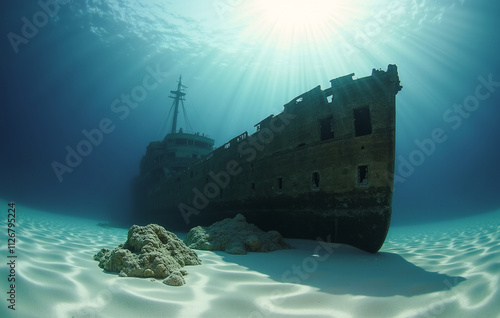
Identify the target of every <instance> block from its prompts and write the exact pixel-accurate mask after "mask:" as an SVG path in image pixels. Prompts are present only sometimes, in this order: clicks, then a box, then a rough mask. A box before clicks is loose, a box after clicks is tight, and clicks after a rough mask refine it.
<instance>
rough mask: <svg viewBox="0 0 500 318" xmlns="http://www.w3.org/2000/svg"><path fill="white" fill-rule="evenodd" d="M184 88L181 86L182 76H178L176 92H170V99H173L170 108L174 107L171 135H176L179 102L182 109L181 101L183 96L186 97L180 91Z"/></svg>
mask: <svg viewBox="0 0 500 318" xmlns="http://www.w3.org/2000/svg"><path fill="white" fill-rule="evenodd" d="M185 87H186V86H184V85H182V75H179V81H178V82H177V90H175V91H170V96H169V97H170V98H173V100H174V102H173V103H172V106H173V107H174V119H173V122H172V131H171V133H172V134H175V133H176V130H177V114H178V113H179V102H181V103H182V106H183V107H184V103H183V101H184V100H185V99H184V96H186V93H184V92H183V91H182V88H185Z"/></svg>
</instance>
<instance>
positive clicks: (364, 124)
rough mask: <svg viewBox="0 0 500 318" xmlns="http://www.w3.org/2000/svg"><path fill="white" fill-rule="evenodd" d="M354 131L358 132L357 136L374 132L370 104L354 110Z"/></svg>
mask: <svg viewBox="0 0 500 318" xmlns="http://www.w3.org/2000/svg"><path fill="white" fill-rule="evenodd" d="M354 131H355V133H356V137H359V136H364V135H369V134H371V133H372V123H371V120H370V108H369V107H368V106H365V107H362V108H357V109H355V110H354Z"/></svg>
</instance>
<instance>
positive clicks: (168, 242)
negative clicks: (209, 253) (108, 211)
mask: <svg viewBox="0 0 500 318" xmlns="http://www.w3.org/2000/svg"><path fill="white" fill-rule="evenodd" d="M94 260H96V261H98V262H99V267H101V268H103V269H104V270H106V271H110V272H115V273H119V275H120V276H122V277H130V276H133V277H153V278H167V279H166V280H164V283H165V284H169V285H175V286H179V285H183V284H184V283H185V281H184V278H183V275H186V274H187V271H186V270H184V269H182V267H184V266H186V265H200V264H201V260H200V259H199V258H198V255H196V252H195V251H193V250H192V249H190V248H189V247H187V246H186V244H184V243H183V242H182V241H181V240H180V239H179V238H178V237H177V235H175V234H174V233H172V232H169V231H167V230H165V228H163V227H162V226H160V225H157V224H149V225H146V226H139V225H133V226H132V227H131V228H130V230H129V231H128V235H127V241H126V242H125V243H124V244H120V245H119V246H118V247H116V248H114V249H113V250H109V249H106V248H103V249H101V250H100V251H99V252H98V253H97V254H95V255H94ZM170 276H172V277H171V278H170V279H169V277H170Z"/></svg>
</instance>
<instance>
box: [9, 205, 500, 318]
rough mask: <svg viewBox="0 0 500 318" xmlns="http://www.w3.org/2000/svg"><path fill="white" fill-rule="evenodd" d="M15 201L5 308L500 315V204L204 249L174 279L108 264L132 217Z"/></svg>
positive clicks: (20, 313) (107, 312)
mask: <svg viewBox="0 0 500 318" xmlns="http://www.w3.org/2000/svg"><path fill="white" fill-rule="evenodd" d="M0 203H1V204H3V206H5V207H6V209H5V211H7V202H5V201H0ZM16 208H17V210H16V212H17V213H16V228H15V229H16V250H15V255H17V258H16V267H15V271H16V273H15V275H16V276H15V279H16V281H15V285H16V286H15V292H16V304H15V308H16V309H15V311H14V310H11V309H8V305H9V303H8V302H7V297H6V295H8V294H7V292H8V291H9V287H10V286H8V284H10V283H8V282H7V278H8V275H9V267H8V266H7V265H5V264H6V263H7V262H8V258H7V250H8V249H7V236H6V235H4V239H2V241H1V243H0V246H1V247H0V249H1V251H2V253H1V255H2V256H1V257H2V263H3V264H4V265H2V266H1V273H0V275H1V277H0V281H1V282H2V283H1V290H2V295H4V297H2V298H3V300H2V305H1V307H0V317H75V318H76V317H113V318H114V317H125V318H126V317H143V318H145V317H182V318H184V317H186V318H193V317H203V318H205V317H223V318H225V317H231V318H232V317H235V318H236V317H242V318H247V317H249V318H258V317H297V318H299V317H300V318H303V317H317V318H319V317H339V318H341V317H346V318H347V317H384V318H387V317H454V318H456V317H500V292H499V285H500V244H499V243H500V211H497V212H494V213H490V214H483V215H480V216H476V217H470V218H464V219H460V220H455V221H448V222H442V223H433V224H430V225H429V224H427V225H415V226H405V227H402V226H401V227H398V226H393V227H392V228H391V230H390V232H389V236H388V238H387V240H386V243H385V244H384V246H383V248H382V249H381V251H380V252H379V253H377V254H368V253H365V252H362V251H359V250H357V249H355V248H353V247H350V246H346V245H340V244H333V243H327V242H323V241H314V240H297V239H288V240H287V241H288V242H289V243H290V244H291V245H292V246H293V247H294V248H293V249H289V250H281V251H276V252H271V253H250V254H247V255H229V254H226V253H224V252H210V251H197V253H198V255H199V257H200V259H201V260H202V261H203V265H201V266H188V267H186V269H187V270H188V272H189V275H188V276H186V277H185V278H186V285H184V286H181V287H173V286H167V285H165V284H163V283H162V282H161V280H156V281H152V280H150V279H141V278H129V277H126V278H122V277H118V275H116V274H109V273H105V272H103V270H102V269H100V268H99V267H98V266H97V262H96V261H94V260H93V259H92V256H93V255H94V254H95V253H96V252H97V251H98V250H99V249H100V248H102V247H107V248H114V247H116V246H117V245H118V244H120V243H123V242H124V241H125V240H126V236H127V230H126V229H117V228H103V227H99V226H97V223H98V222H99V221H96V220H88V219H83V218H74V217H68V216H62V215H58V214H50V213H46V212H42V211H36V210H32V209H29V208H23V207H22V206H20V205H17V206H16ZM4 229H5V232H7V230H6V226H4ZM184 234H185V233H184ZM179 237H181V238H183V234H182V233H179Z"/></svg>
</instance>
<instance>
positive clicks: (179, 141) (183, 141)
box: [175, 138, 187, 145]
mask: <svg viewBox="0 0 500 318" xmlns="http://www.w3.org/2000/svg"><path fill="white" fill-rule="evenodd" d="M175 144H176V145H186V144H187V139H184V138H179V139H176V140H175Z"/></svg>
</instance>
